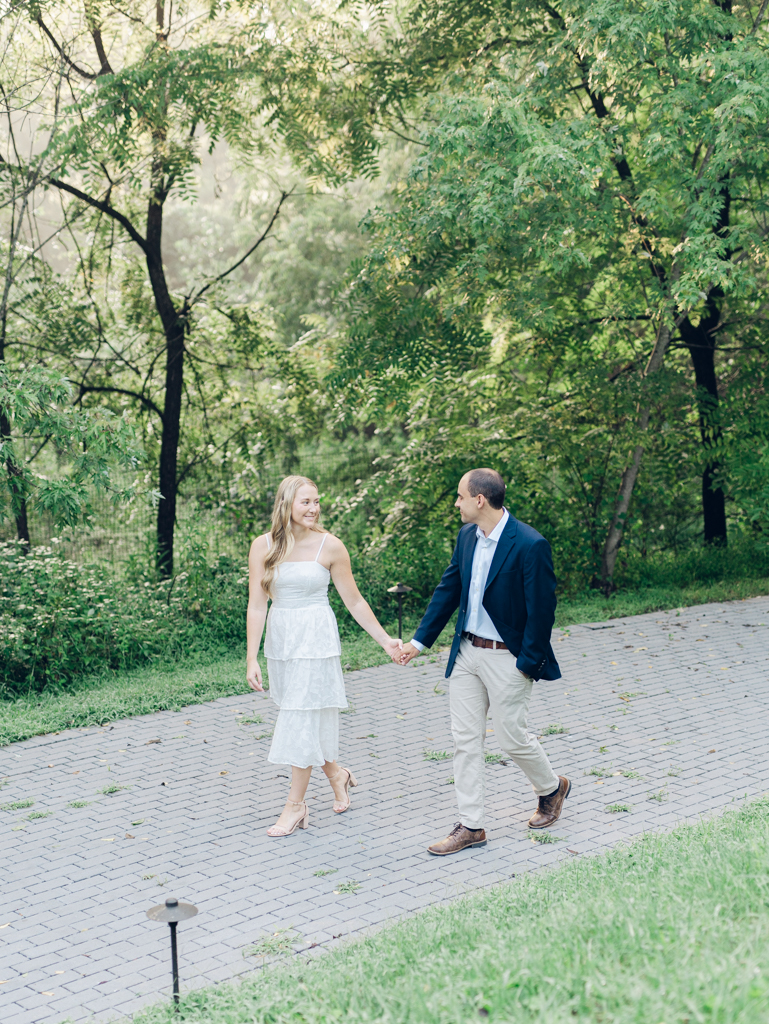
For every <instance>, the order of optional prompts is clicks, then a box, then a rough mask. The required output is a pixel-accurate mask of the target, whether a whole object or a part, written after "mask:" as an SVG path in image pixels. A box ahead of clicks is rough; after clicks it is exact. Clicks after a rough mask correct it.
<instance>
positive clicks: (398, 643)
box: [382, 636, 403, 663]
mask: <svg viewBox="0 0 769 1024" xmlns="http://www.w3.org/2000/svg"><path fill="white" fill-rule="evenodd" d="M382 650H383V651H384V652H385V653H386V654H387V655H388V656H389V657H390V658H392V660H393V661H394V662H396V663H397V662H398V661H399V660H400V656H401V652H402V650H403V641H402V640H397V639H396V638H395V637H394V636H388V638H387V639H386V640H385V641H384V642H383V643H382Z"/></svg>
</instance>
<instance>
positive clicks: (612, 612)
mask: <svg viewBox="0 0 769 1024" xmlns="http://www.w3.org/2000/svg"><path fill="white" fill-rule="evenodd" d="M685 561H686V560H685V559H684V560H683V562H682V563H681V564H682V565H683V564H684V562H685ZM684 568H685V565H684ZM671 571H672V570H671ZM679 576H680V573H679ZM677 578H679V577H678V576H675V575H671V576H670V579H671V580H674V579H677ZM760 594H769V578H756V579H752V578H739V579H728V580H720V581H718V580H716V581H715V582H699V583H696V584H694V585H692V586H689V587H680V586H674V585H673V584H672V583H670V584H669V585H667V586H664V587H663V586H656V587H655V586H647V587H644V588H643V589H639V590H635V591H627V592H625V591H620V592H618V593H616V594H614V595H612V597H610V598H608V599H606V598H604V597H602V596H601V595H599V594H596V593H592V592H591V593H587V594H585V595H580V596H577V597H565V598H561V600H560V601H559V604H558V610H557V612H556V625H557V626H559V627H565V626H569V625H571V624H573V623H577V622H598V621H602V620H606V619H610V618H615V617H618V616H624V615H638V614H641V613H643V612H653V611H661V610H663V609H670V608H679V607H685V606H688V605H692V604H705V603H707V602H708V601H731V600H740V599H742V598H745V597H755V596H757V595H760ZM417 622H418V617H416V616H414V617H411V618H408V619H407V621H406V622H404V627H403V636H404V640H408V639H410V638H411V636H412V635H413V631H414V629H415V628H416V625H417ZM347 628H348V626H347V625H345V629H347ZM386 628H388V627H387V626H386ZM389 628H390V630H391V632H394V631H395V627H394V626H393V625H392V624H389ZM452 628H453V627H447V629H445V630H444V632H443V634H442V635H441V637H440V638H439V640H438V642H437V643H436V648H435V649H438V648H440V647H444V648H445V647H448V646H449V645H450V643H451V636H452ZM425 660H426V659H418V660H416V661H414V662H412V667H410V669H406V670H405V671H411V672H414V671H417V672H418V671H419V666H420V665H421V664H422V663H423V662H424V661H425ZM427 660H428V662H429V655H428V656H427ZM386 662H387V657H386V655H385V654H384V652H383V651H382V649H381V647H379V646H378V645H377V644H375V643H374V641H373V640H372V639H371V638H370V637H369V636H368V635H367V634H365V633H363V632H362V631H361V632H358V633H356V634H355V635H353V636H352V637H351V638H348V637H347V636H343V638H342V665H343V667H344V668H345V670H346V671H356V670H358V669H362V668H369V667H372V666H374V665H382V664H385V663H386ZM263 667H264V666H263ZM244 677H245V666H244V657H243V656H242V655H241V654H240V653H238V654H237V655H236V656H233V657H230V658H223V659H220V658H217V659H211V660H210V661H209V663H206V664H201V661H200V658H199V657H198V658H196V660H195V661H192V660H190V661H189V662H185V663H181V664H178V665H174V666H168V665H164V666H162V667H145V668H140V669H135V670H132V671H130V672H122V673H109V674H105V675H103V676H100V677H95V678H90V679H84V680H82V681H81V682H79V683H77V684H74V685H71V686H69V687H68V688H67V689H65V690H63V691H61V692H53V691H51V692H44V693H42V694H38V693H30V694H28V695H26V696H22V697H20V698H18V699H17V700H11V701H0V746H4V745H6V744H8V743H14V742H17V741H18V740H24V739H28V738H29V737H30V736H39V735H42V734H44V733H53V732H59V731H61V730H62V729H72V728H86V727H91V726H99V725H105V724H107V723H109V722H114V721H116V720H118V719H121V718H129V717H132V716H134V715H147V714H151V713H153V712H155V711H168V710H172V711H179V710H180V709H181V708H183V707H186V706H189V705H192V704H204V703H206V702H208V701H210V700H216V698H218V697H229V696H233V695H238V694H245V693H248V692H250V691H249V690H248V687H247V686H246V683H245V678H244ZM244 724H245V723H244ZM549 728H554V727H553V726H551V727H549ZM545 734H546V735H547V734H549V733H548V732H547V730H546V731H545ZM266 735H267V734H265V736H266ZM553 735H557V734H556V733H553Z"/></svg>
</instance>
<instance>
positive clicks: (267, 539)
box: [264, 533, 272, 551]
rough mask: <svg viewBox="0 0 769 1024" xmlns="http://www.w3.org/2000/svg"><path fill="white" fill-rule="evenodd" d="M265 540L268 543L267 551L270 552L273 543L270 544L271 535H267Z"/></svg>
mask: <svg viewBox="0 0 769 1024" xmlns="http://www.w3.org/2000/svg"><path fill="white" fill-rule="evenodd" d="M264 539H265V540H266V541H267V550H268V551H269V550H270V548H271V547H272V543H271V542H270V535H269V533H265V535H264Z"/></svg>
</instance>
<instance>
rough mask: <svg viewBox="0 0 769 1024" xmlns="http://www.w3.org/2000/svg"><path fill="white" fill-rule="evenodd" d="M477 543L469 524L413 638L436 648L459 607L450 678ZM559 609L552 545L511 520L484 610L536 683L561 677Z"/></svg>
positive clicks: (496, 558) (493, 569)
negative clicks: (556, 636)
mask: <svg viewBox="0 0 769 1024" xmlns="http://www.w3.org/2000/svg"><path fill="white" fill-rule="evenodd" d="M477 541H478V534H477V528H476V526H475V524H474V523H466V524H465V525H464V526H463V527H462V529H461V530H460V531H459V536H458V537H457V544H456V547H455V548H454V554H453V556H452V559H451V562H450V563H449V567H448V569H447V570H446V571H445V572H444V574H443V576H442V577H441V582H440V583H439V584H438V586H437V587H436V588H435V593H434V594H433V596H432V598H431V599H430V604H429V605H428V606H427V611H426V612H425V614H424V615H423V617H422V621H421V622H420V623H419V628H418V629H417V631H416V633H415V634H414V639H415V640H418V641H419V642H420V643H421V644H424V646H425V647H432V645H433V644H434V643H435V641H436V640H437V639H438V636H439V635H440V632H441V630H442V629H443V627H444V626H445V625H446V623H447V622H448V621H449V619H450V618H451V616H452V615H453V614H454V612H455V611H456V609H457V608H459V615H458V616H457V628H456V633H455V634H454V642H453V643H452V645H451V653H450V654H449V663H448V665H447V667H446V677H447V678H448V676H450V675H451V670H452V669H453V668H454V662H455V661H456V658H457V654H458V653H459V644H460V641H461V639H462V632H463V630H464V629H465V621H466V619H467V608H468V603H469V593H470V578H471V576H472V572H473V554H474V552H475V545H476V543H477ZM555 605H556V598H555V572H554V571H553V559H552V555H551V554H550V545H549V544H548V542H547V541H546V540H545V538H544V537H543V536H542V535H541V534H539V533H537V531H536V530H534V529H533V528H532V527H531V526H527V525H526V523H521V522H519V521H518V520H517V519H514V518H513V516H510V518H509V519H508V521H507V524H506V526H505V528H504V530H503V531H502V536H501V537H500V538H499V540H498V541H497V550H496V551H495V552H494V557H493V558H492V560H491V565H490V567H489V575H488V577H487V579H486V589H485V591H484V594H483V607H484V608H485V609H486V611H487V612H488V614H489V618H490V619H491V621H492V622H493V623H494V626H495V628H496V630H497V632H498V633H499V635H500V636H501V637H502V639H503V640H504V642H505V644H506V645H507V647H508V649H509V650H510V651H512V653H513V655H514V656H515V659H516V661H515V664H516V666H517V668H518V669H519V670H520V671H521V672H524V673H525V674H526V675H527V676H531V677H532V678H533V679H560V678H561V670H560V668H559V667H558V662H557V661H556V660H555V655H554V654H553V648H552V647H551V646H550V635H551V633H552V630H553V622H554V621H555Z"/></svg>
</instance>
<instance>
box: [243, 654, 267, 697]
mask: <svg viewBox="0 0 769 1024" xmlns="http://www.w3.org/2000/svg"><path fill="white" fill-rule="evenodd" d="M246 682H247V683H248V685H249V686H250V687H251V689H252V690H256V692H257V693H261V692H262V691H263V690H264V687H263V686H262V670H261V668H259V662H258V661H256V660H254V661H250V662H249V663H248V665H247V666H246Z"/></svg>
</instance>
